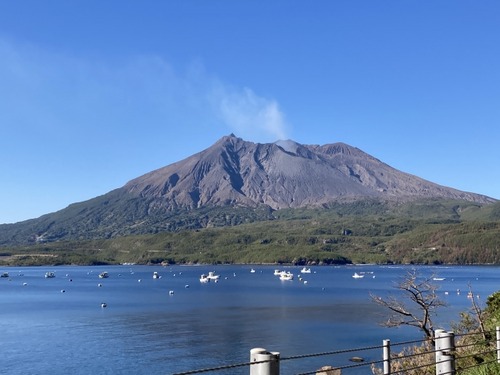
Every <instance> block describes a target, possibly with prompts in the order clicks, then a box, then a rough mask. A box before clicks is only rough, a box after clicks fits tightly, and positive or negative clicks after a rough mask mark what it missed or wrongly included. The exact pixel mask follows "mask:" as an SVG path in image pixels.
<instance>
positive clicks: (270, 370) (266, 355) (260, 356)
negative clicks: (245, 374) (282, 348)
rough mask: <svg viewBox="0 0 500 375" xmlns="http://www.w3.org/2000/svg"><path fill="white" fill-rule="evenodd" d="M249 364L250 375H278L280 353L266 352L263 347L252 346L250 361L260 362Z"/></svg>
mask: <svg viewBox="0 0 500 375" xmlns="http://www.w3.org/2000/svg"><path fill="white" fill-rule="evenodd" d="M261 361H266V362H264V363H256V364H250V375H279V374H280V353H279V352H268V351H267V350H266V349H263V348H253V349H252V350H250V362H251V363H253V362H261Z"/></svg>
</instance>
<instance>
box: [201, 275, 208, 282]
mask: <svg viewBox="0 0 500 375" xmlns="http://www.w3.org/2000/svg"><path fill="white" fill-rule="evenodd" d="M209 281H210V279H209V278H208V277H207V275H205V274H202V275H201V276H200V283H208V282H209Z"/></svg>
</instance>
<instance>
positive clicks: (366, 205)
mask: <svg viewBox="0 0 500 375" xmlns="http://www.w3.org/2000/svg"><path fill="white" fill-rule="evenodd" d="M499 212H500V210H499V204H498V203H496V204H494V205H488V206H478V205H475V204H470V203H464V202H455V201H438V200H432V201H420V202H413V203H406V204H401V205H397V204H391V205H387V204H384V203H381V202H376V201H362V202H354V203H351V204H338V205H333V206H331V207H328V208H325V209H321V210H317V209H316V210H306V209H302V210H282V211H275V212H274V213H273V219H272V220H265V221H254V222H249V223H246V224H240V225H234V226H221V227H209V228H204V229H184V230H179V231H176V232H163V233H158V234H146V235H134V236H124V237H118V238H114V239H106V240H103V239H100V240H81V241H66V242H51V243H43V244H41V243H39V244H37V245H33V246H25V247H2V248H1V249H0V251H1V254H0V264H3V265H33V264H102V263H110V264H114V263H124V262H133V263H143V264H148V263H161V262H164V263H171V264H172V263H295V264H304V263H319V264H321V263H326V264H332V263H339V264H342V263H424V264H432V263H434V264H439V263H454V264H470V263H500V248H499V244H500V220H499V219H498V217H497V216H498V213H499ZM214 217H218V216H217V214H215V215H214ZM238 221H241V220H238Z"/></svg>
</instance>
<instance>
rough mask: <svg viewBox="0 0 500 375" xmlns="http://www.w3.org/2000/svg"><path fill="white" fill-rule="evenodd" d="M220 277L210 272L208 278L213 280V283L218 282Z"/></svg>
mask: <svg viewBox="0 0 500 375" xmlns="http://www.w3.org/2000/svg"><path fill="white" fill-rule="evenodd" d="M219 277H220V276H219V275H216V274H215V272H213V271H210V272H209V273H208V276H207V278H208V279H209V280H213V281H217V280H219Z"/></svg>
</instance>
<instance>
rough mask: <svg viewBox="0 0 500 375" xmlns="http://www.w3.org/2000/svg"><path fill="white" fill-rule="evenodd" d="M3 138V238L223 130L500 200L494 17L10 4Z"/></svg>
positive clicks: (317, 8) (320, 5) (1, 40)
mask: <svg viewBox="0 0 500 375" xmlns="http://www.w3.org/2000/svg"><path fill="white" fill-rule="evenodd" d="M0 124H1V135H2V136H1V137H0V157H1V164H0V176H1V183H0V223H8V222H16V221H20V220H25V219H29V218H35V217H38V216H40V215H42V214H45V213H49V212H53V211H57V210H59V209H62V208H64V207H66V206H67V205H69V204H71V203H74V202H79V201H84V200H87V199H90V198H93V197H95V196H98V195H102V194H105V193H107V192H108V191H110V190H112V189H115V188H118V187H121V186H123V185H124V184H125V183H126V182H127V181H129V180H130V179H132V178H135V177H138V176H140V175H142V174H144V173H146V172H149V171H151V170H153V169H156V168H159V167H162V166H165V165H168V164H171V163H173V162H176V161H179V160H181V159H184V158H185V157H188V156H190V155H192V154H194V153H196V152H199V151H201V150H203V149H205V148H207V147H210V146H211V145H212V144H213V143H214V142H216V141H217V140H218V139H219V138H221V137H222V136H224V135H228V134H230V133H234V134H235V135H237V136H239V137H241V138H243V139H245V140H247V141H252V142H259V143H265V142H274V141H276V140H278V139H293V140H295V141H297V142H299V143H303V144H327V143H334V142H345V143H348V144H350V145H352V146H355V147H358V148H360V149H362V150H363V151H365V152H367V153H369V154H371V155H373V156H375V157H376V158H378V159H380V160H382V161H383V162H385V163H387V164H389V165H391V166H393V167H395V168H397V169H399V170H402V171H404V172H408V173H411V174H414V175H417V176H419V177H422V178H425V179H427V180H430V181H433V182H436V183H439V184H442V185H445V186H450V187H454V188H457V189H460V190H466V191H472V192H476V193H481V194H485V195H489V196H491V197H494V198H497V199H499V198H500V150H499V149H500V147H499V146H500V2H499V1H496V0H491V1H488V0H481V1H472V0H467V1H463V0H453V1H452V0H450V1H444V0H443V1H436V0H427V1H426V0H418V1H417V0H414V1H412V0H407V1H401V0H392V1H391V0H365V1H361V0H360V1H357V0H337V1H332V0H323V1H322V0H317V1H307V0H283V1H277V0H273V1H255V0H238V1H231V0H224V1H222V0H199V1H190V0H178V1H162V0H156V1H152V0H141V1H129V0H107V1H102V0H84V1H80V0H72V1H66V0H43V1H40V0H23V1H8V0H0Z"/></svg>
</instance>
